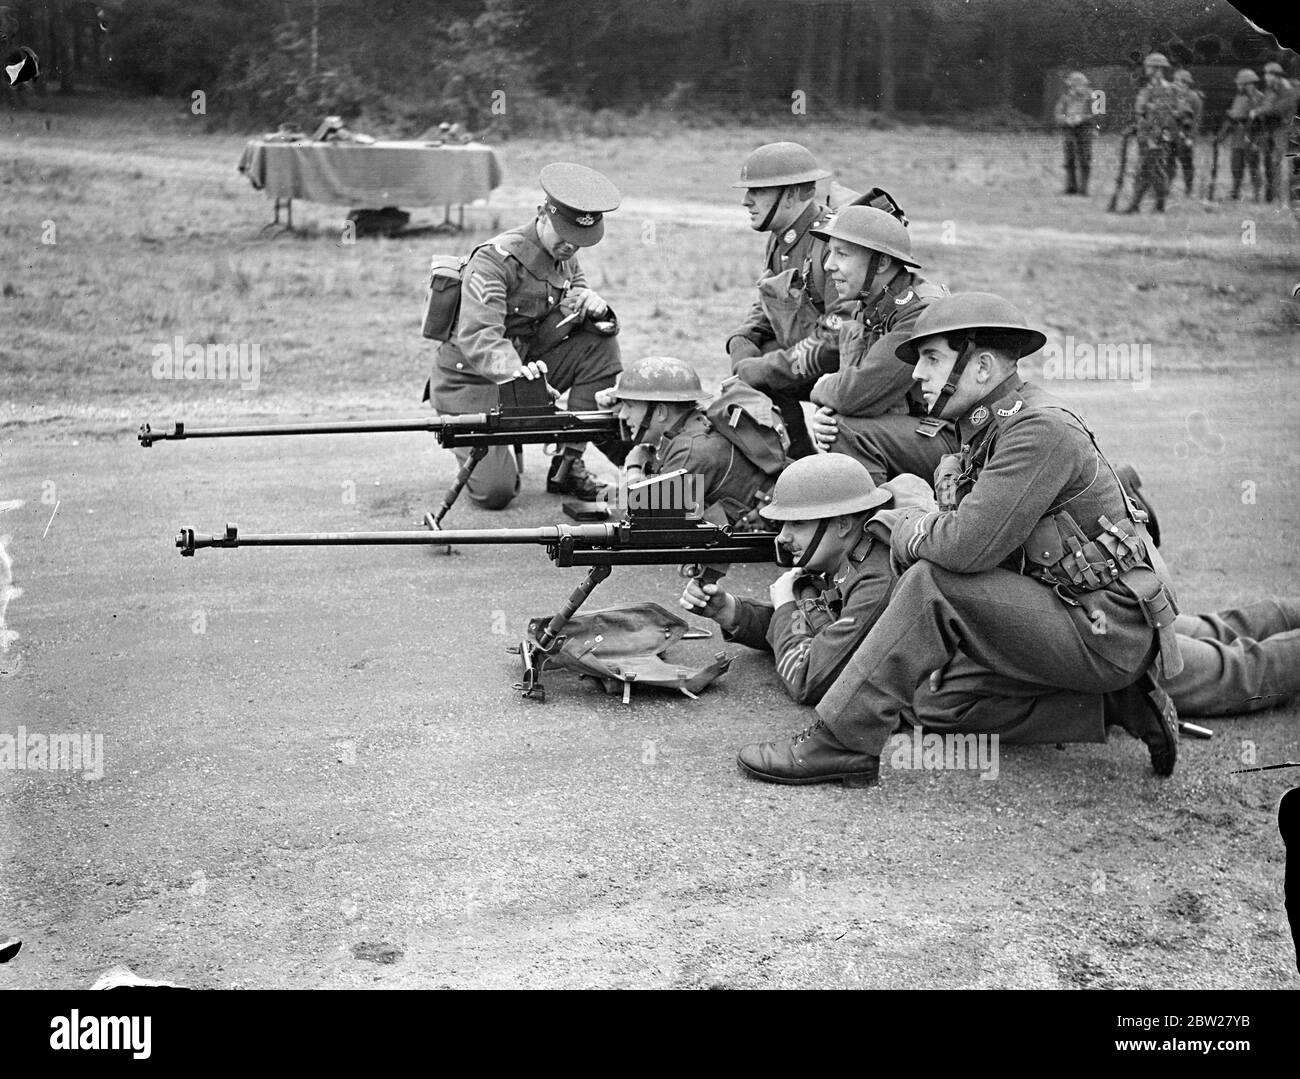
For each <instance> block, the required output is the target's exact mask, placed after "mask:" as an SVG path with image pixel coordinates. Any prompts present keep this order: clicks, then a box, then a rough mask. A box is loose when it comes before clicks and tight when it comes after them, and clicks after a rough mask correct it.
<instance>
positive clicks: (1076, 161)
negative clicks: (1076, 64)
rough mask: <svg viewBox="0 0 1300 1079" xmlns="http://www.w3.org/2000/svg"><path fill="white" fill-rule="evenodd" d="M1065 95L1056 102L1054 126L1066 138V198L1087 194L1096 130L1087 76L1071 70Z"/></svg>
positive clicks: (1067, 78) (1066, 82)
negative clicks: (1059, 129) (1055, 124)
mask: <svg viewBox="0 0 1300 1079" xmlns="http://www.w3.org/2000/svg"><path fill="white" fill-rule="evenodd" d="M1065 87H1066V89H1065V92H1064V93H1063V94H1062V95H1061V96H1060V97H1058V98H1057V99H1056V112H1055V117H1056V123H1057V126H1058V127H1060V128H1061V131H1062V133H1063V135H1064V137H1065V191H1064V194H1066V195H1086V194H1087V193H1088V173H1089V172H1090V171H1091V170H1092V136H1093V134H1094V132H1095V131H1096V130H1097V123H1096V119H1095V118H1094V116H1093V114H1092V90H1091V88H1090V86H1089V83H1088V76H1087V75H1085V74H1084V73H1083V72H1082V71H1072V72H1070V74H1069V75H1067V76H1066V77H1065Z"/></svg>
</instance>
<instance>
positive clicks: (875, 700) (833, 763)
mask: <svg viewBox="0 0 1300 1079" xmlns="http://www.w3.org/2000/svg"><path fill="white" fill-rule="evenodd" d="M1045 341H1046V337H1045V335H1044V334H1043V333H1042V332H1041V331H1039V330H1036V329H1033V328H1031V327H1030V326H1028V325H1027V324H1026V322H1025V320H1024V317H1023V316H1022V315H1021V314H1020V312H1019V311H1018V310H1016V308H1015V307H1014V306H1013V305H1011V304H1010V303H1009V302H1007V301H1006V300H1004V299H1003V298H1001V297H999V296H994V295H991V294H987V293H965V294H959V295H956V296H950V297H943V298H940V299H937V300H935V301H934V302H933V303H932V304H931V305H930V306H929V307H928V308H927V309H926V311H925V312H923V313H922V315H921V317H920V318H919V319H918V320H917V322H916V325H915V326H914V327H913V330H912V333H911V335H910V336H909V337H908V339H907V340H906V341H905V342H903V343H902V344H900V345H899V347H898V350H897V352H898V357H899V359H901V360H903V361H904V362H905V363H907V364H909V365H912V366H913V377H914V378H915V379H916V380H917V381H918V382H920V383H921V387H922V392H923V394H924V396H925V398H926V400H927V402H929V403H930V404H931V410H932V412H933V413H934V414H935V415H938V416H940V417H945V418H949V419H953V420H955V421H956V423H957V428H958V431H959V434H960V437H961V452H960V453H959V454H957V455H954V457H953V458H952V459H947V460H945V461H944V462H943V465H942V466H941V468H940V469H939V470H938V472H937V474H936V490H939V489H941V488H946V492H945V494H944V496H943V497H941V498H940V499H939V504H940V506H941V507H944V506H945V505H949V506H951V507H952V508H941V509H939V510H921V509H909V510H906V511H905V512H904V513H902V514H901V515H900V517H899V520H898V521H897V522H896V524H895V525H894V528H893V530H892V532H891V540H890V543H891V551H892V555H893V559H894V563H895V566H896V568H897V569H898V570H899V572H900V577H899V580H898V582H897V584H896V585H895V588H894V591H893V594H892V596H891V599H890V602H889V604H888V606H887V607H886V609H885V611H884V613H883V614H882V615H881V616H880V618H879V620H878V621H877V622H876V624H875V626H874V627H872V629H871V632H870V633H868V634H867V637H866V639H865V640H864V641H863V643H862V645H861V647H860V648H858V650H857V651H856V652H855V653H854V654H853V656H852V657H851V658H850V659H849V661H848V663H847V664H846V665H845V667H844V670H843V671H842V673H841V674H840V676H839V678H837V679H836V681H835V682H834V684H833V685H832V686H831V687H830V689H829V690H827V692H826V694H825V695H824V696H823V698H822V700H821V703H820V704H818V706H817V718H816V720H815V721H814V722H813V723H812V725H811V726H809V727H808V728H806V729H805V730H803V731H801V732H799V733H798V734H795V735H793V736H792V737H790V738H786V739H783V740H781V741H778V742H765V743H757V744H754V745H749V746H746V747H744V749H742V750H741V752H740V758H739V760H740V764H741V767H742V768H743V769H744V770H745V771H746V772H748V773H749V774H750V775H752V776H754V777H756V778H758V779H762V780H766V781H769V782H775V783H822V782H828V781H833V780H846V781H848V782H849V783H850V784H853V785H866V784H869V783H873V782H875V781H876V778H877V775H878V771H879V764H880V760H879V758H880V753H881V751H882V750H883V748H884V746H885V743H886V741H887V740H888V739H889V737H890V736H891V735H892V734H893V733H894V730H895V729H896V728H897V727H898V725H899V722H900V720H903V719H904V718H906V713H907V711H908V710H909V709H911V708H912V706H913V696H914V694H915V692H916V690H917V688H918V687H919V686H921V685H922V683H923V682H925V681H926V680H927V679H928V678H929V676H930V675H931V674H932V672H934V671H936V670H940V669H942V668H943V667H944V666H945V665H946V664H947V663H948V662H949V661H950V660H952V659H953V657H954V656H955V655H957V654H958V653H960V654H961V655H964V656H968V657H970V659H971V660H973V661H974V662H976V663H978V664H980V665H981V666H982V667H983V668H984V669H985V670H986V671H987V672H988V676H989V677H990V678H991V679H992V683H991V684H990V685H989V687H988V695H989V696H992V697H1002V698H1007V699H1009V700H1014V699H1017V698H1022V699H1027V700H1029V701H1030V703H1031V705H1032V706H1034V708H1035V715H1034V717H1033V719H1034V722H1035V723H1036V724H1038V725H1040V727H1041V725H1043V724H1047V723H1050V724H1052V725H1053V726H1054V729H1056V730H1058V731H1059V732H1060V734H1059V736H1058V737H1057V739H1056V740H1058V741H1066V740H1069V741H1090V740H1091V741H1099V740H1103V739H1104V737H1105V728H1106V725H1107V723H1108V722H1110V723H1118V724H1120V725H1122V726H1123V727H1124V728H1125V729H1126V730H1128V731H1129V732H1130V733H1132V734H1134V735H1136V736H1137V737H1139V738H1141V739H1142V740H1143V742H1145V743H1146V745H1147V747H1148V748H1149V750H1150V753H1151V761H1152V766H1153V768H1154V770H1155V771H1156V772H1157V774H1160V775H1168V774H1169V773H1170V772H1172V770H1173V767H1174V763H1175V761H1176V758H1177V749H1178V741H1177V739H1178V732H1177V723H1176V713H1175V711H1174V706H1173V704H1172V702H1171V701H1170V700H1169V698H1168V696H1167V695H1166V694H1165V693H1164V692H1163V691H1162V690H1161V689H1160V686H1159V684H1158V683H1157V682H1156V680H1155V678H1154V677H1153V673H1152V672H1153V668H1154V666H1155V665H1156V663H1157V660H1158V661H1159V670H1160V673H1161V674H1162V675H1163V676H1165V677H1170V678H1171V677H1173V676H1174V675H1176V674H1178V673H1179V672H1180V669H1181V655H1180V654H1179V651H1178V646H1177V640H1176V637H1175V635H1174V631H1173V621H1174V616H1175V614H1176V613H1177V612H1176V608H1175V606H1174V601H1173V597H1172V594H1171V592H1170V589H1169V585H1168V575H1167V571H1166V570H1165V567H1164V563H1163V560H1161V558H1160V556H1159V554H1158V552H1157V551H1156V550H1155V548H1154V545H1153V544H1152V543H1151V542H1150V537H1149V536H1148V534H1147V532H1146V529H1145V527H1143V522H1142V519H1141V518H1142V517H1143V516H1144V515H1143V514H1142V513H1141V511H1140V510H1139V509H1138V508H1137V507H1136V505H1135V504H1133V503H1132V502H1130V501H1129V499H1128V498H1127V497H1126V495H1125V493H1124V490H1123V488H1122V486H1121V484H1120V481H1119V479H1118V478H1117V477H1116V476H1115V474H1114V471H1113V470H1112V469H1111V467H1110V465H1109V463H1108V462H1107V461H1106V459H1105V458H1104V457H1103V456H1102V454H1101V451H1100V450H1099V449H1098V447H1097V445H1096V442H1095V440H1094V438H1093V435H1092V433H1091V432H1090V431H1089V429H1088V428H1087V426H1086V425H1085V424H1084V422H1083V421H1082V420H1081V419H1080V418H1079V417H1078V416H1077V415H1075V414H1074V413H1073V412H1072V411H1071V410H1069V409H1068V408H1066V407H1065V406H1064V405H1063V404H1062V403H1060V402H1059V401H1057V400H1056V399H1055V398H1053V397H1051V396H1050V395H1049V394H1047V393H1045V392H1044V391H1043V390H1041V389H1039V388H1038V387H1037V386H1033V385H1029V384H1026V383H1024V382H1023V381H1022V380H1021V379H1020V376H1019V375H1018V373H1017V367H1016V365H1017V361H1018V360H1019V359H1020V358H1021V357H1023V356H1026V355H1028V354H1030V353H1032V352H1034V351H1036V350H1037V349H1039V348H1041V347H1042V345H1043V344H1044V343H1045ZM968 719H969V717H968ZM984 719H985V720H986V721H989V722H990V723H991V724H992V725H993V726H994V728H995V729H994V730H993V731H992V732H990V733H998V728H999V719H998V710H997V709H996V708H989V709H988V710H987V711H986V712H985V713H984ZM1012 722H1013V723H1015V724H1017V725H1018V724H1020V723H1023V722H1025V716H1024V710H1023V709H1018V710H1017V711H1016V713H1015V715H1014V716H1013V718H1012Z"/></svg>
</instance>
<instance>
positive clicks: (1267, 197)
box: [1250, 60, 1300, 202]
mask: <svg viewBox="0 0 1300 1079" xmlns="http://www.w3.org/2000/svg"><path fill="white" fill-rule="evenodd" d="M1298 104H1300V89H1297V87H1296V85H1295V84H1294V83H1293V82H1292V81H1291V80H1290V79H1288V78H1287V77H1286V71H1285V69H1284V68H1283V67H1282V65H1281V64H1279V63H1278V62H1277V61H1276V60H1272V61H1270V62H1269V63H1267V64H1265V65H1264V94H1263V98H1262V100H1261V101H1260V102H1259V104H1258V105H1256V106H1255V107H1254V108H1252V109H1251V110H1250V118H1251V119H1252V120H1257V121H1258V122H1259V124H1260V142H1261V146H1260V150H1261V153H1262V154H1263V157H1264V201H1265V202H1272V201H1273V200H1274V199H1276V198H1278V197H1279V194H1280V197H1281V199H1282V201H1283V202H1285V201H1287V199H1288V197H1289V195H1288V192H1287V190H1286V186H1285V185H1286V178H1285V165H1286V154H1287V149H1288V147H1289V145H1290V139H1291V136H1292V134H1293V133H1294V130H1295V125H1296V109H1297V105H1298Z"/></svg>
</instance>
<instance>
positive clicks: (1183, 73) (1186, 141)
mask: <svg viewBox="0 0 1300 1079" xmlns="http://www.w3.org/2000/svg"><path fill="white" fill-rule="evenodd" d="M1193 81H1194V80H1193V78H1192V73H1191V72H1190V71H1188V70H1187V69H1186V68H1180V69H1179V70H1177V71H1175V72H1174V87H1175V90H1176V92H1177V94H1178V97H1179V102H1180V106H1181V108H1180V112H1179V117H1178V133H1177V134H1176V135H1175V136H1174V144H1173V147H1172V148H1171V150H1170V154H1169V182H1170V184H1172V183H1173V182H1174V178H1175V176H1176V175H1177V173H1178V166H1179V165H1181V166H1182V168H1183V188H1184V190H1185V191H1186V193H1187V194H1188V195H1190V194H1191V193H1192V176H1193V172H1194V171H1195V168H1196V164H1195V157H1196V136H1197V135H1199V134H1200V133H1201V118H1202V116H1204V114H1205V95H1204V94H1203V93H1201V91H1200V90H1197V89H1196V88H1195V87H1194V86H1193V85H1192V83H1193Z"/></svg>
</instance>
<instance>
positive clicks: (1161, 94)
mask: <svg viewBox="0 0 1300 1079" xmlns="http://www.w3.org/2000/svg"><path fill="white" fill-rule="evenodd" d="M1143 66H1144V67H1145V68H1146V76H1147V81H1146V85H1145V86H1143V87H1142V89H1141V90H1139V91H1138V95H1137V100H1136V101H1135V102H1134V103H1133V127H1132V128H1131V131H1132V133H1133V134H1135V135H1136V136H1137V147H1138V173H1137V181H1136V182H1135V183H1134V185H1133V201H1132V202H1130V203H1129V205H1128V209H1126V210H1125V211H1124V212H1125V213H1126V214H1135V213H1137V212H1138V210H1139V208H1140V207H1141V205H1142V197H1143V196H1144V195H1145V194H1146V193H1147V190H1148V189H1150V188H1154V190H1155V196H1156V210H1157V212H1159V213H1164V211H1165V198H1166V196H1167V195H1168V194H1169V171H1168V170H1169V150H1170V146H1171V145H1172V144H1173V142H1174V140H1175V139H1177V138H1178V133H1179V123H1178V116H1179V112H1180V111H1181V106H1180V102H1179V97H1178V91H1177V90H1176V89H1175V88H1174V84H1173V83H1171V82H1170V81H1169V80H1168V79H1166V78H1165V74H1166V73H1167V72H1168V71H1169V61H1168V59H1166V57H1165V56H1164V54H1163V53H1158V52H1153V53H1151V54H1150V55H1149V56H1148V57H1147V58H1146V60H1145V61H1144V64H1143Z"/></svg>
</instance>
